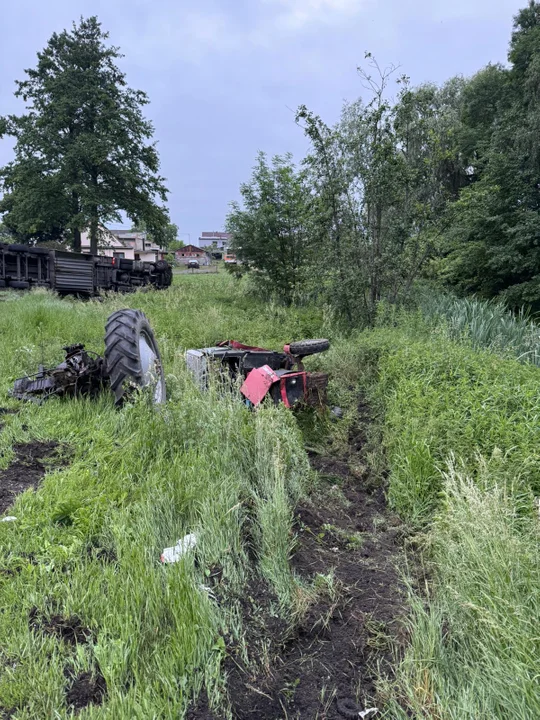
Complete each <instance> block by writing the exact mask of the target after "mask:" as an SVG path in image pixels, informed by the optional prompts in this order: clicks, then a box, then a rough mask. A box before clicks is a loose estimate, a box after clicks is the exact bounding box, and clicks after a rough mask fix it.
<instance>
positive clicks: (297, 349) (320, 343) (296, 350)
mask: <svg viewBox="0 0 540 720" xmlns="http://www.w3.org/2000/svg"><path fill="white" fill-rule="evenodd" d="M329 347H330V343H329V342H328V340H323V339H322V338H320V339H318V340H299V341H298V342H292V343H291V344H290V345H289V352H290V353H291V355H297V356H300V357H305V356H306V355H315V354H316V353H320V352H324V351H325V350H328V348H329Z"/></svg>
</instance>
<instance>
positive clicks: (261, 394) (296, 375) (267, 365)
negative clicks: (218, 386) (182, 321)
mask: <svg viewBox="0 0 540 720" xmlns="http://www.w3.org/2000/svg"><path fill="white" fill-rule="evenodd" d="M329 347H330V343H329V342H328V340H324V339H318V340H300V341H298V342H292V343H290V344H289V345H285V346H284V348H283V352H276V351H274V350H265V349H264V348H260V347H253V346H251V345H243V344H242V343H240V342H237V341H236V340H226V341H224V342H221V343H218V344H217V345H216V346H214V347H207V348H202V349H200V350H188V351H187V352H186V362H187V365H188V367H189V368H190V370H191V371H192V373H193V375H194V377H195V379H196V381H197V383H198V384H199V385H200V386H201V387H203V388H205V387H206V386H207V383H208V373H209V370H210V368H211V367H212V366H213V367H217V368H220V369H225V370H226V373H227V376H228V377H230V378H231V379H233V380H234V379H236V378H238V377H239V378H240V379H241V380H242V381H243V382H242V385H241V387H240V392H241V393H242V395H243V396H244V398H245V400H246V404H248V405H252V406H257V405H259V404H260V403H261V402H262V401H263V400H264V398H265V397H270V398H271V399H272V401H273V402H274V403H276V404H277V403H280V402H282V403H283V404H284V405H285V406H286V407H288V408H290V407H292V406H293V405H295V404H296V403H298V402H303V403H304V404H306V405H313V406H320V405H324V404H325V403H326V389H327V386H328V375H327V374H326V373H319V372H307V371H306V370H305V368H304V364H303V359H304V358H305V357H306V356H308V355H315V354H316V353H320V352H323V351H324V350H328V348H329Z"/></svg>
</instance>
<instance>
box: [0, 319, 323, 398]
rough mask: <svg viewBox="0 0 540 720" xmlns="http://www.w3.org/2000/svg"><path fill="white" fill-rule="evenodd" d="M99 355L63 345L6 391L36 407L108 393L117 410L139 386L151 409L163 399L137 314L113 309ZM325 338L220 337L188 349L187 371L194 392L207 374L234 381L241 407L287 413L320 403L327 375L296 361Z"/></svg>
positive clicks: (157, 366) (153, 353) (160, 376)
mask: <svg viewBox="0 0 540 720" xmlns="http://www.w3.org/2000/svg"><path fill="white" fill-rule="evenodd" d="M105 331H106V332H105V354H104V357H100V356H99V355H96V354H95V353H92V352H90V351H88V350H85V347H84V345H82V344H80V343H79V344H75V345H69V346H66V347H65V348H64V351H65V358H64V360H63V361H62V362H61V363H60V364H59V365H57V366H56V367H53V368H45V367H43V366H40V367H39V369H38V372H37V373H36V374H35V375H30V376H26V377H22V378H19V379H18V380H17V381H16V382H15V385H14V387H13V389H12V391H11V395H12V396H13V397H16V398H18V399H19V400H34V401H37V402H42V401H43V400H46V399H47V398H49V397H53V396H67V397H73V396H78V395H89V396H93V395H95V394H96V393H99V392H102V391H103V390H104V389H106V388H109V389H110V390H112V392H113V393H114V396H115V399H116V404H117V405H121V404H122V403H123V402H124V401H125V399H126V398H127V397H129V396H130V395H131V394H132V393H133V391H134V390H137V389H141V388H142V389H147V390H148V391H149V392H150V395H151V398H152V401H153V402H154V403H155V404H161V403H164V402H165V400H166V392H165V374H164V371H163V365H162V362H161V356H160V353H159V349H158V345H157V342H156V339H155V337H154V333H153V332H152V328H151V327H150V324H149V322H148V319H147V318H146V316H145V315H144V313H143V312H141V311H140V310H131V309H125V310H117V311H116V312H114V313H113V314H112V315H111V316H110V317H109V318H108V320H107V324H106V326H105ZM328 347H329V342H328V340H302V341H300V342H293V343H290V344H289V345H285V347H284V348H283V352H276V351H274V350H265V349H263V348H259V347H252V346H250V345H243V344H242V343H239V342H236V341H234V340H227V341H224V342H221V343H219V344H218V345H215V346H214V347H208V348H203V349H202V350H188V351H187V352H186V360H187V365H188V368H189V369H190V370H191V371H192V373H193V375H194V378H195V380H196V382H197V383H198V385H199V386H200V387H201V388H203V389H204V388H206V387H207V386H208V382H209V376H210V373H211V372H212V369H214V370H216V371H218V374H219V375H220V376H221V378H224V379H225V382H226V384H227V385H228V386H229V387H231V388H232V387H234V383H235V381H236V380H238V381H239V383H240V384H241V387H240V392H241V394H242V396H243V397H244V398H245V402H246V404H247V405H248V406H254V407H256V406H257V405H259V404H260V403H261V402H262V401H263V400H264V399H265V398H266V397H269V398H271V400H272V401H273V402H274V403H276V404H277V403H283V404H284V405H285V406H286V407H288V408H291V407H293V406H294V405H296V404H297V403H301V402H303V403H304V404H307V405H313V406H321V405H324V404H325V403H326V388H327V385H328V375H326V374H325V373H318V372H307V371H306V370H305V368H304V365H303V358H304V357H306V356H307V355H314V354H315V353H319V352H323V351H324V350H327V349H328Z"/></svg>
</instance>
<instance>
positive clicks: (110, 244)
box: [81, 227, 166, 262]
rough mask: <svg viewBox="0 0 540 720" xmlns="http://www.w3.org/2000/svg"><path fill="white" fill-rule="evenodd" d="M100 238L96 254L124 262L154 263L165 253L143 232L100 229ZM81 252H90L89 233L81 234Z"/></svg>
mask: <svg viewBox="0 0 540 720" xmlns="http://www.w3.org/2000/svg"><path fill="white" fill-rule="evenodd" d="M100 235H101V237H100V238H99V240H98V254H99V255H106V256H107V257H117V258H125V259H126V260H143V261H145V262H155V261H156V260H161V259H163V257H164V255H165V253H166V251H165V250H164V248H162V247H160V246H159V245H156V243H154V242H153V241H152V240H149V239H148V237H147V234H146V233H145V232H136V231H132V230H110V229H109V228H105V227H101V228H100ZM81 250H82V252H83V253H89V252H90V233H89V232H88V231H86V230H85V231H84V232H82V233H81Z"/></svg>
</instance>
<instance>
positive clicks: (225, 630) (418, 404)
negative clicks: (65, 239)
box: [0, 273, 540, 720]
mask: <svg viewBox="0 0 540 720" xmlns="http://www.w3.org/2000/svg"><path fill="white" fill-rule="evenodd" d="M247 287H249V286H246V285H244V284H243V282H238V281H236V280H234V279H232V278H230V277H229V276H228V275H225V274H224V273H223V274H219V275H205V276H203V277H200V276H191V275H184V276H182V277H177V278H175V284H174V286H173V288H171V289H170V290H169V291H167V292H163V293H159V292H149V293H137V294H134V295H130V296H124V297H122V296H110V297H107V298H104V299H102V300H100V301H90V302H79V301H76V300H70V299H65V300H60V299H58V298H56V297H54V296H53V295H50V294H48V293H46V292H36V293H33V294H28V295H16V294H13V295H10V294H4V295H3V296H2V299H1V300H0V311H1V312H0V367H1V368H2V371H1V375H0V393H1V395H2V398H3V399H2V402H1V404H2V405H3V406H5V407H6V408H7V409H16V410H17V411H18V412H16V413H14V414H4V415H2V416H1V417H0V422H2V423H4V426H3V429H2V430H1V431H0V470H1V469H5V468H8V467H9V466H10V463H12V462H13V460H14V459H16V448H17V446H18V445H19V444H21V443H31V442H40V441H41V442H45V441H47V442H49V441H54V442H56V443H58V452H59V457H58V458H57V459H56V460H50V461H49V462H51V463H52V465H53V466H54V467H55V468H56V469H53V470H52V471H51V472H50V473H49V474H47V475H46V477H45V479H44V481H43V483H42V484H41V485H40V487H39V489H38V490H37V491H36V492H33V491H29V492H26V493H24V494H22V495H20V496H19V497H18V499H17V500H16V502H15V504H14V506H13V507H12V508H10V509H9V514H10V515H14V516H16V518H17V519H16V521H14V522H6V523H4V522H0V607H1V608H2V612H0V717H2V714H3V716H4V717H13V718H16V719H17V720H21V719H24V720H36V719H41V718H67V717H71V714H72V712H74V707H75V708H76V705H75V706H73V703H71V707H70V697H72V696H71V695H70V693H73V688H74V687H76V686H77V683H79V686H81V687H83V689H84V687H86V689H87V691H88V692H93V693H94V694H95V695H97V696H98V699H101V700H102V702H101V704H99V703H97V702H96V703H90V704H88V705H87V706H86V707H85V708H84V709H82V710H81V711H80V713H79V717H81V718H111V719H114V720H117V719H123V718H125V719H126V720H127V719H128V718H129V719H130V720H131V718H141V719H143V718H144V719H145V720H146V719H147V718H156V719H157V718H160V719H161V718H167V719H169V718H170V719H171V720H172V719H173V718H174V719H177V718H182V717H184V716H185V714H186V709H187V708H188V706H190V703H192V701H193V699H194V698H195V697H196V696H198V695H199V693H200V692H201V690H204V692H203V693H202V694H203V695H207V696H208V702H209V705H210V706H213V707H214V708H218V709H217V710H215V714H214V717H216V718H218V717H226V716H227V715H226V710H225V709H223V708H224V707H225V706H224V704H223V702H224V697H225V680H226V679H225V674H224V671H223V667H224V660H225V658H226V656H227V653H228V648H230V647H231V646H232V645H234V646H236V647H238V648H239V649H240V650H239V652H240V654H241V655H242V653H243V656H245V657H247V656H248V654H249V647H248V645H249V640H248V641H247V644H246V638H245V637H244V631H245V627H244V625H243V622H244V619H245V597H243V594H244V596H245V593H246V592H252V591H253V589H254V587H255V585H256V584H257V583H265V585H266V586H267V587H268V588H270V591H271V603H272V607H271V614H272V615H273V616H275V618H276V622H277V619H282V620H283V621H284V622H285V623H289V624H291V625H292V624H293V623H294V620H295V618H297V617H298V616H299V615H300V614H301V613H302V612H305V611H306V608H307V606H308V605H309V604H310V602H313V600H314V597H315V596H316V594H317V593H327V595H328V598H329V599H328V603H327V605H328V604H329V605H330V606H331V607H332V608H334V609H335V607H337V606H338V605H337V604H336V603H337V600H336V602H334V600H335V598H336V597H337V594H339V593H338V590H339V585H340V583H339V582H337V580H336V577H335V575H334V574H333V573H332V572H331V571H330V567H329V569H328V572H327V573H326V574H325V575H324V576H317V578H316V580H315V581H314V582H313V583H311V584H310V583H307V582H306V581H305V580H303V579H301V578H300V577H299V576H298V574H297V573H295V572H294V571H293V569H292V568H291V554H292V547H293V543H294V541H295V532H296V531H295V530H294V527H293V511H294V509H295V507H296V506H297V503H298V502H299V500H300V501H301V502H303V501H302V500H301V499H302V498H304V497H305V496H306V494H309V492H310V491H311V490H312V489H313V488H317V487H318V482H322V481H317V480H316V478H315V475H314V473H313V471H312V470H311V469H310V465H309V462H308V458H307V455H306V451H305V445H306V444H307V445H308V446H309V447H310V448H311V449H312V452H314V453H318V452H320V448H321V447H322V446H323V445H324V444H325V434H327V435H329V436H330V439H331V441H332V448H333V451H334V452H335V453H337V454H340V453H341V455H340V457H341V458H345V461H342V462H341V465H340V466H339V467H341V468H343V467H344V468H345V473H346V474H349V475H350V477H353V476H354V477H364V475H365V473H366V472H367V473H368V475H369V476H370V482H371V481H372V479H373V478H374V477H387V478H388V479H387V496H388V500H389V503H390V505H391V506H392V508H393V510H394V511H395V512H397V513H398V514H399V515H400V517H401V520H402V522H403V523H405V524H404V526H403V528H402V529H400V530H399V532H400V533H401V536H402V538H403V539H404V542H405V546H406V548H407V550H408V553H409V559H410V564H409V568H410V570H408V569H407V566H406V565H405V563H404V562H403V561H402V559H401V560H400V563H401V564H400V566H399V571H400V572H401V573H402V575H403V577H404V581H405V583H409V605H410V612H409V617H408V627H407V632H406V633H405V634H403V633H401V636H402V637H403V636H404V635H405V637H406V638H407V643H406V650H405V652H404V653H403V652H402V653H401V655H400V657H399V658H398V659H397V660H396V673H395V676H394V677H392V676H390V677H385V676H384V675H383V674H381V676H380V678H379V683H378V692H377V697H376V698H375V699H376V701H377V704H378V706H379V708H380V709H381V712H380V713H379V714H380V715H381V716H384V717H386V718H388V719H389V720H396V719H397V720H400V719H401V718H403V720H405V718H407V717H413V718H417V719H419V720H492V719H497V720H507V719H508V718H510V717H512V718H517V719H518V720H532V718H536V717H540V694H539V693H538V677H540V660H539V658H540V641H539V638H538V627H539V625H540V591H539V589H538V588H539V587H540V556H539V553H538V540H539V529H540V528H539V522H538V496H539V495H540V451H539V450H538V439H537V438H538V422H539V418H540V399H539V398H540V394H539V392H538V385H539V383H538V380H539V374H538V373H539V371H538V368H537V367H535V366H534V365H533V364H528V363H526V362H523V360H526V359H527V357H528V355H527V357H524V356H523V353H524V352H525V353H527V352H528V351H529V350H531V353H530V354H531V357H532V359H533V361H534V358H536V350H535V346H534V343H535V334H534V326H533V325H532V324H531V323H530V322H529V321H522V322H521V324H520V323H519V322H518V324H517V327H514V326H513V325H512V323H511V320H510V319H508V317H507V316H506V315H504V314H501V313H502V311H499V310H498V309H497V310H496V311H493V312H492V310H491V308H487V309H486V308H484V307H481V306H480V305H474V304H472V305H470V306H469V305H468V306H466V307H465V306H464V305H463V304H459V303H454V302H453V301H450V300H444V301H440V302H439V301H438V302H439V304H438V306H437V307H438V309H437V308H436V307H432V308H431V309H429V308H427V307H423V308H422V313H397V314H396V313H394V312H393V311H392V312H389V311H388V309H386V310H384V309H383V310H384V312H382V313H381V322H380V326H379V327H377V328H375V329H373V330H370V331H366V332H363V333H355V334H353V335H350V336H348V337H338V336H334V337H333V328H332V324H331V322H330V321H329V320H328V319H327V318H326V317H325V316H324V312H323V310H321V309H319V308H309V307H307V308H299V309H294V308H283V307H281V306H279V305H274V304H265V303H263V302H262V301H259V300H257V299H255V298H253V297H251V296H250V294H249V292H246V288H247ZM126 306H128V307H135V308H140V309H142V310H143V311H144V312H145V313H146V314H147V316H148V317H149V319H150V322H151V324H152V326H153V328H154V329H155V332H156V336H157V339H158V342H159V345H160V348H161V351H162V356H163V360H164V366H165V371H166V376H167V388H168V394H169V401H168V403H167V405H166V406H165V407H163V408H160V409H159V410H157V411H156V410H155V409H154V408H152V407H149V405H148V403H147V401H146V400H145V398H144V396H141V397H140V398H139V399H138V400H137V401H136V402H134V403H133V404H131V405H130V406H128V407H126V408H124V409H122V410H121V411H118V410H115V409H114V407H113V404H112V398H110V397H108V396H107V395H104V396H103V397H101V398H100V399H98V400H97V401H88V400H69V401H59V400H54V401H51V402H49V403H47V404H45V405H43V406H36V405H31V404H20V403H16V402H15V401H13V400H10V399H9V398H8V397H7V391H8V389H9V387H10V385H11V384H12V382H13V380H14V379H15V377H17V376H19V375H21V374H24V373H26V372H30V371H33V370H35V368H36V367H37V365H38V364H39V363H41V362H43V363H44V364H51V363H54V364H55V363H56V362H58V361H59V359H60V358H61V357H62V346H63V345H65V344H69V343H73V342H76V341H81V342H85V343H86V344H87V347H88V348H89V349H92V350H95V351H97V352H102V350H103V335H104V324H105V320H106V318H107V316H108V315H109V314H110V313H111V312H113V311H114V310H117V309H119V308H122V307H126ZM320 336H330V339H331V340H332V341H333V346H332V348H331V350H330V352H328V353H325V354H324V355H322V356H320V358H318V359H317V360H315V359H314V360H313V362H314V363H315V364H316V366H317V367H319V368H320V369H326V370H328V371H330V373H331V385H330V401H331V404H336V405H340V406H341V407H342V408H343V411H344V418H343V420H342V421H340V422H332V423H331V422H329V420H328V419H325V420H320V419H319V420H317V421H315V422H314V420H313V417H312V416H310V415H309V414H308V415H306V416H299V417H295V416H294V415H293V414H292V413H290V412H288V411H287V410H285V409H284V408H282V407H281V408H273V407H265V408H263V409H261V410H260V411H259V412H257V413H253V412H249V411H248V410H247V409H246V408H245V407H244V406H243V405H242V403H241V402H239V401H238V400H237V399H236V398H235V396H234V395H225V396H224V395H222V394H220V393H218V391H217V390H216V389H215V388H211V390H210V391H209V392H208V393H201V392H199V391H198V390H197V389H196V388H195V386H194V385H193V383H192V382H191V380H190V378H189V377H188V375H187V372H186V370H185V367H184V357H183V353H184V350H185V349H186V348H188V347H200V346H205V345H210V344H213V343H215V342H216V341H217V340H221V339H233V338H234V339H238V340H242V341H244V342H246V343H252V344H255V345H261V346H267V347H270V348H275V349H278V348H280V347H281V346H282V345H283V344H284V343H285V342H287V341H290V340H292V339H301V338H309V337H320ZM484 348H487V349H484ZM533 350H534V352H532V351H533ZM512 356H518V359H516V358H515V357H512ZM360 398H362V399H363V401H365V399H366V398H367V399H368V400H369V404H370V406H371V409H372V411H371V419H372V421H374V422H372V427H371V429H370V428H368V429H367V431H366V435H365V436H364V435H362V433H363V432H364V430H362V431H360V430H358V425H357V422H358V413H359V412H360V410H359V399H360ZM355 433H360V435H361V437H362V438H363V439H362V443H363V444H364V445H366V438H367V445H366V447H367V453H366V454H364V456H363V457H362V459H361V461H362V463H364V465H368V466H369V468H368V469H367V471H366V467H359V465H358V462H359V459H358V456H353V455H352V454H351V451H350V447H349V446H350V444H351V443H354V442H355ZM14 448H15V450H14ZM347 464H348V465H347ZM335 467H337V466H335ZM335 467H334V465H332V466H331V470H330V471H328V472H330V475H329V480H328V482H327V486H328V492H327V494H326V496H325V502H326V503H327V504H328V503H330V504H331V503H332V502H333V501H332V498H333V497H335V498H336V500H335V502H336V507H338V506H339V503H342V502H343V497H342V496H340V494H339V493H340V490H339V487H338V485H336V483H339V478H336V477H335V472H336V470H335ZM332 473H334V475H333V474H332ZM362 492H363V495H358V496H357V497H359V498H360V497H361V498H362V500H361V502H364V501H365V502H366V503H368V502H371V499H370V496H369V492H368V491H367V490H366V491H365V492H364V490H363V491H362ZM332 493H334V495H332ZM339 507H341V506H339ZM339 507H338V509H339ZM343 507H345V506H343ZM326 509H328V508H326ZM379 509H380V508H378V509H377V512H375V511H373V513H372V514H373V518H372V519H373V523H374V524H377V525H378V526H384V524H385V523H386V522H387V518H386V519H385V517H384V516H381V515H380V514H377V513H378V511H379ZM346 514H348V515H352V510H351V508H350V507H349V509H348V510H347V513H346ZM334 531H335V528H334ZM188 532H192V533H195V534H196V536H197V539H198V544H197V549H196V553H188V554H187V555H186V556H185V558H184V559H183V560H182V561H181V562H179V563H178V564H175V565H169V566H164V565H162V564H161V563H160V561H159V556H160V553H161V551H162V550H163V548H165V547H167V546H170V545H172V544H174V543H175V541H176V540H177V539H178V538H180V537H182V536H183V535H185V534H186V533H188ZM396 532H397V531H396ZM322 534H324V533H322ZM369 537H370V536H369V534H368V533H362V534H361V535H358V534H350V535H347V542H348V543H349V544H350V543H351V542H352V541H353V540H354V543H356V544H357V545H358V546H359V547H360V548H362V543H364V542H365V543H366V546H365V547H366V552H367V554H368V556H367V559H364V556H361V555H359V556H358V558H359V565H358V568H359V570H358V573H359V575H358V578H360V580H359V582H360V584H361V583H362V582H364V580H363V578H364V577H366V576H365V575H362V573H363V572H364V570H365V567H366V566H369V564H370V563H371V567H368V570H369V572H374V571H376V570H377V567H376V566H375V564H377V563H378V564H379V566H380V564H381V562H382V560H384V557H383V555H382V554H381V553H384V547H385V546H384V542H383V543H382V545H381V542H380V540H381V538H382V540H384V541H386V539H387V536H380V535H373V536H372V538H371V547H375V546H377V553H378V554H372V555H371V556H369V553H370V552H371V550H370V549H369V547H370V545H369V542H367V540H368V539H369ZM392 537H393V536H392ZM315 540H317V542H318V541H319V540H320V538H317V537H316V538H315ZM381 547H382V548H383V550H381ZM331 550H332V548H330V550H329V551H328V554H327V556H325V557H333V556H332V552H330V551H331ZM350 557H351V556H349V558H350ZM396 557H397V556H396ZM399 557H400V558H401V556H399ZM393 561H394V559H393V558H390V560H389V562H393ZM349 562H350V560H349ZM379 569H380V567H379ZM216 573H217V574H219V577H220V586H221V587H222V588H223V587H224V588H226V597H225V601H223V598H221V600H220V601H217V600H216V599H215V598H214V597H213V596H212V594H211V593H209V588H210V589H211V588H212V587H213V578H214V577H215V575H216ZM246 588H247V590H246ZM349 602H350V598H348V599H346V603H345V605H346V604H347V603H349ZM340 607H341V606H340ZM343 607H345V606H343ZM340 612H341V611H340ZM343 612H344V611H343ZM327 620H328V618H327ZM366 625H367V623H366ZM372 626H373V622H372ZM74 637H75V639H76V640H77V642H73V638H74ZM381 638H382V639H383V640H384V634H383V632H382V630H381V628H380V627H378V629H377V630H376V632H375V635H370V636H368V637H367V642H368V644H369V643H370V642H372V643H376V642H378V643H381V642H382V640H381ZM384 642H386V640H385V641H384ZM327 644H328V643H327ZM348 662H349V664H350V662H351V661H350V658H349V660H348ZM360 662H361V659H360V657H359V658H358V663H359V664H360ZM353 664H354V663H353ZM359 672H360V670H359ZM296 682H297V679H296V677H293V680H292V681H291V683H292V684H291V685H290V686H287V687H286V688H285V693H289V694H290V696H291V697H292V696H293V695H294V688H295V687H296V685H295V683H296ZM316 682H319V681H318V679H317V680H316ZM85 683H86V686H85ZM360 685H361V683H360ZM105 686H106V695H104V693H103V690H102V689H103V688H104V687H105ZM325 687H326V686H325V684H324V683H323V684H322V685H321V690H320V692H321V702H322V700H324V697H325V692H326V689H325ZM100 688H101V690H100ZM100 692H101V694H102V695H104V697H101V698H100V697H99V695H100ZM330 699H331V697H330ZM325 703H326V704H325V705H324V707H325V708H326V709H325V710H324V711H321V713H320V714H317V718H320V720H323V718H332V719H333V718H334V717H337V716H336V715H335V711H334V715H332V708H333V707H334V706H333V705H332V706H330V704H329V702H326V700H325ZM323 704H324V703H323ZM195 717H197V718H201V717H203V715H197V716H195ZM205 717H206V716H205ZM262 717H265V718H266V719H267V720H270V718H274V717H278V716H277V715H276V716H274V715H269V714H266V715H264V716H263V715H260V718H262ZM279 717H280V718H284V719H285V718H287V720H288V718H289V717H290V718H293V717H294V718H295V719H296V718H297V717H302V718H303V717H305V719H306V720H315V716H311V715H310V717H309V718H308V717H307V716H302V715H301V716H297V715H293V714H292V713H291V714H290V715H288V714H287V712H286V710H284V712H283V714H279Z"/></svg>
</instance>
